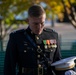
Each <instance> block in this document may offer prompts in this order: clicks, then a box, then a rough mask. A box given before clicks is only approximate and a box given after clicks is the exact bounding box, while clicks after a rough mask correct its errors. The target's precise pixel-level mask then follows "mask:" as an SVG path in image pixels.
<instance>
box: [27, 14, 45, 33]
mask: <svg viewBox="0 0 76 75" xmlns="http://www.w3.org/2000/svg"><path fill="white" fill-rule="evenodd" d="M45 18H46V15H45V14H43V15H41V16H40V17H33V16H32V17H30V16H29V18H28V24H29V27H30V29H31V30H32V32H33V33H34V34H41V33H42V31H43V28H44V22H45Z"/></svg>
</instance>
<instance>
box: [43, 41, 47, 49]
mask: <svg viewBox="0 0 76 75" xmlns="http://www.w3.org/2000/svg"><path fill="white" fill-rule="evenodd" d="M43 43H44V47H45V49H47V44H46V40H43Z"/></svg>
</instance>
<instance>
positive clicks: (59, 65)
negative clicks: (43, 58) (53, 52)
mask: <svg viewBox="0 0 76 75" xmlns="http://www.w3.org/2000/svg"><path fill="white" fill-rule="evenodd" d="M75 59H76V56H72V57H68V58H64V59H61V60H59V61H56V62H54V63H52V64H51V66H55V69H56V70H59V71H61V70H68V69H72V68H74V67H75V61H74V60H75Z"/></svg>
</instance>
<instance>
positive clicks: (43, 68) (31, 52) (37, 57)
mask: <svg viewBox="0 0 76 75" xmlns="http://www.w3.org/2000/svg"><path fill="white" fill-rule="evenodd" d="M45 19H46V13H45V11H44V9H43V8H42V7H41V6H39V5H33V6H31V7H30V8H29V10H28V25H29V26H28V27H27V28H26V29H25V28H24V29H21V30H17V31H14V32H12V33H11V34H10V37H9V41H8V44H7V48H6V55H5V63H4V75H16V74H17V75H55V74H56V75H62V73H61V72H57V71H56V70H55V68H54V67H51V63H53V62H55V61H57V60H60V59H61V56H60V47H59V41H58V34H57V33H56V32H55V31H53V30H52V29H47V28H44V23H45ZM16 68H17V69H16Z"/></svg>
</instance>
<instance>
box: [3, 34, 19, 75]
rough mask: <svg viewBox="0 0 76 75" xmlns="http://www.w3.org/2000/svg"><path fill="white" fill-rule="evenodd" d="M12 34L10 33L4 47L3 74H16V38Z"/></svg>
mask: <svg viewBox="0 0 76 75" xmlns="http://www.w3.org/2000/svg"><path fill="white" fill-rule="evenodd" d="M14 37H15V36H13V34H10V37H9V41H8V44H7V48H6V54H5V61H4V75H16V62H17V57H16V56H17V55H16V49H17V48H16V42H15V41H16V40H15V38H14Z"/></svg>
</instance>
